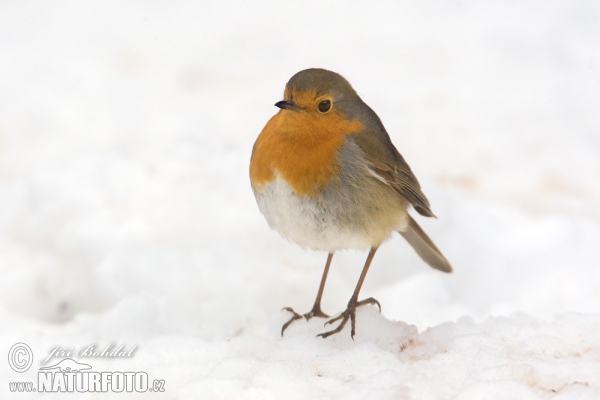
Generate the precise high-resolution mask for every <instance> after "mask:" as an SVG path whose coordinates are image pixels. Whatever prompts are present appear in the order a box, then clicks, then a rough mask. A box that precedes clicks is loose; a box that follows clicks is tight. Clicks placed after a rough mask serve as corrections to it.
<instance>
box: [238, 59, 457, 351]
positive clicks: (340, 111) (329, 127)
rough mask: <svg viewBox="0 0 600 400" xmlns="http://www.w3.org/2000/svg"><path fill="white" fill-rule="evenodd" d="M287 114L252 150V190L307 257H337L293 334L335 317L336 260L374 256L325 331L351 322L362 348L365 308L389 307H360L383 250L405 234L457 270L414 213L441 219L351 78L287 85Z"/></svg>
mask: <svg viewBox="0 0 600 400" xmlns="http://www.w3.org/2000/svg"><path fill="white" fill-rule="evenodd" d="M283 97H284V99H283V100H282V101H279V102H277V103H275V106H276V107H279V108H280V110H279V112H278V113H277V114H275V115H274V116H273V117H272V118H271V119H270V120H269V122H267V125H266V126H265V127H264V129H263V130H262V132H261V133H260V135H259V136H258V138H257V139H256V143H255V144H254V147H253V149H252V157H251V159H250V181H251V184H252V190H253V192H254V196H255V197H256V201H257V203H258V207H259V209H260V211H261V213H262V214H263V215H264V216H265V218H266V220H267V223H268V224H269V226H270V227H271V228H272V229H274V230H275V231H277V232H278V233H279V234H280V235H281V236H283V237H284V238H286V239H288V240H290V241H292V242H295V243H297V244H299V245H300V246H302V247H304V248H309V249H314V250H325V251H327V252H329V254H328V256H327V262H326V264H325V270H324V271H323V277H322V278H321V284H320V286H319V291H318V293H317V298H316V299H315V303H314V305H313V308H312V310H311V311H309V312H308V313H306V314H304V315H300V314H298V313H297V312H295V311H294V310H293V309H292V308H291V307H286V308H284V310H286V311H289V312H291V313H292V317H291V319H290V320H289V321H288V322H287V323H285V324H284V325H283V327H282V328H281V335H283V333H284V331H285V330H286V328H287V327H288V326H289V325H290V324H291V323H292V322H294V321H295V320H298V319H301V318H302V317H304V318H306V319H307V320H308V319H310V318H313V317H322V318H329V315H327V314H325V313H324V312H323V311H322V310H321V297H322V295H323V289H324V288H325V281H326V279H327V273H328V272H329V267H330V265H331V260H332V258H333V254H334V252H335V251H338V250H345V249H370V251H369V255H368V256H367V260H366V262H365V265H364V267H363V270H362V273H361V275H360V278H359V280H358V283H357V285H356V288H355V290H354V293H353V294H352V297H351V298H350V301H348V305H347V308H346V310H345V311H344V312H342V313H341V314H340V315H338V316H337V317H335V318H332V319H330V320H328V321H327V322H326V323H325V325H328V324H332V323H334V322H336V321H340V323H339V325H338V326H337V328H335V329H333V330H331V331H328V332H324V333H321V334H320V335H318V336H321V337H323V338H327V337H329V336H331V335H333V334H336V333H339V332H341V331H342V329H343V328H344V326H345V325H346V323H347V322H348V320H350V321H351V326H352V329H351V332H350V335H351V337H352V338H353V339H354V335H355V327H356V308H357V307H360V306H364V305H367V304H371V305H377V306H378V307H379V311H380V312H381V305H380V304H379V302H378V301H377V300H375V299H374V298H372V297H370V298H367V299H364V300H360V301H359V300H358V294H359V292H360V288H361V286H362V284H363V281H364V280H365V276H366V275H367V272H368V270H369V266H370V265H371V261H373V257H374V256H375V252H376V251H377V249H378V247H379V246H380V245H381V243H383V242H384V241H385V240H386V239H388V238H389V237H390V236H391V234H392V232H394V231H396V232H399V233H400V234H401V235H402V236H403V237H404V239H406V241H408V243H409V244H410V245H411V246H412V247H413V248H414V249H415V251H416V252H417V254H418V255H419V256H420V257H421V258H422V259H423V261H425V262H426V263H427V264H429V265H430V266H431V267H433V268H435V269H437V270H440V271H443V272H452V267H451V266H450V263H449V262H448V260H446V258H445V257H444V256H443V255H442V253H441V252H440V250H439V249H438V248H437V247H436V246H435V244H433V242H432V241H431V239H429V237H428V236H427V235H426V234H425V232H423V230H422V229H421V227H420V226H419V225H418V224H417V223H416V222H415V220H414V219H413V218H412V217H411V216H410V215H409V214H408V208H409V207H410V206H412V207H413V208H414V209H415V210H416V211H417V212H418V213H419V214H421V215H423V216H426V217H435V215H434V214H433V213H432V212H431V209H430V207H429V201H428V200H427V198H426V197H425V195H424V194H423V192H422V191H421V187H420V185H419V182H418V181H417V178H416V177H415V176H414V174H413V173H412V171H411V169H410V167H409V166H408V164H407V163H406V161H404V158H403V157H402V156H401V155H400V153H399V152H398V150H396V147H394V145H393V144H392V142H391V140H390V137H389V135H388V133H387V132H386V130H385V128H384V126H383V124H382V123H381V120H380V119H379V117H378V116H377V114H375V112H374V111H373V110H372V109H371V108H370V107H369V106H368V105H367V104H365V103H364V102H363V101H362V99H361V98H360V97H359V96H358V94H357V93H356V91H355V90H354V89H353V88H352V86H350V83H349V82H348V81H347V80H346V79H345V78H343V77H342V76H341V75H339V74H337V73H335V72H332V71H328V70H325V69H319V68H311V69H306V70H303V71H300V72H298V73H297V74H295V75H294V76H292V78H291V79H290V80H289V82H288V83H287V84H286V86H285V90H284V94H283Z"/></svg>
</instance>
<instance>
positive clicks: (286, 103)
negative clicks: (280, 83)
mask: <svg viewBox="0 0 600 400" xmlns="http://www.w3.org/2000/svg"><path fill="white" fill-rule="evenodd" d="M275 107H279V108H281V109H283V110H292V111H297V110H299V109H300V107H298V106H297V105H296V103H294V100H292V99H290V100H281V101H278V102H277V103H275Z"/></svg>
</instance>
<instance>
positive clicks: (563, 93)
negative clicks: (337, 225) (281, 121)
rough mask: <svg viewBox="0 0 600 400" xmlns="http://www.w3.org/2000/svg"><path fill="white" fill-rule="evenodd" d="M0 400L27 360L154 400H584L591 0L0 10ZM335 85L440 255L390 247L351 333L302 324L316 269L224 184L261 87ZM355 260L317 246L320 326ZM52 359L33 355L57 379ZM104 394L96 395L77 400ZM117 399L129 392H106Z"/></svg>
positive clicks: (599, 83)
mask: <svg viewBox="0 0 600 400" xmlns="http://www.w3.org/2000/svg"><path fill="white" fill-rule="evenodd" d="M0 11H1V12H0V54H2V62H0V87H1V88H2V90H1V91H0V110H2V112H1V113H0V204H1V206H0V276H1V277H2V279H0V353H2V354H4V356H2V359H4V360H6V354H7V353H8V352H9V349H10V348H11V346H13V344H15V343H18V342H23V343H26V344H28V345H29V346H30V347H31V349H32V351H33V354H34V364H33V368H32V369H30V370H29V371H27V372H25V373H22V374H19V373H17V372H15V371H13V370H12V369H11V368H10V366H9V365H8V364H7V363H6V361H2V362H0V393H2V396H1V397H2V398H19V399H26V398H44V399H46V398H48V399H52V398H64V396H72V397H73V398H96V397H95V396H96V395H95V394H92V393H88V394H86V393H81V394H79V395H77V394H74V393H73V394H69V395H64V394H62V395H61V394H60V393H57V394H52V393H30V394H27V393H18V394H14V393H10V392H9V389H8V382H17V381H28V380H29V381H35V379H36V374H37V370H38V369H39V367H40V366H41V365H40V364H39V362H40V360H42V359H43V358H45V356H46V355H47V354H48V351H49V349H50V348H52V347H55V346H62V347H68V348H75V349H78V348H81V347H84V346H88V345H90V344H96V345H97V346H100V347H105V346H106V345H108V344H109V343H112V342H114V343H116V344H119V345H125V347H128V348H130V347H132V346H136V345H137V349H136V352H135V354H134V356H133V357H131V358H119V359H110V358H94V359H86V358H75V359H76V360H77V361H79V362H83V363H89V364H90V365H92V367H93V370H94V371H145V372H147V373H148V375H149V377H150V378H151V379H164V380H165V389H166V391H165V392H163V393H156V392H154V393H145V394H142V395H138V396H136V395H131V396H132V397H141V396H144V397H150V398H157V399H163V398H164V399H175V398H177V399H194V398H200V399H213V398H223V399H246V398H247V399H251V398H260V399H279V398H289V399H295V398H298V399H306V398H315V399H316V398H342V397H343V398H344V399H367V398H373V399H388V398H389V399H445V398H456V399H485V398H493V399H516V398H518V399H529V398H535V399H537V398H543V399H545V398H551V399H594V398H600V296H598V290H599V289H600V272H599V271H600V268H599V267H600V265H599V263H598V260H599V259H600V258H599V256H600V254H599V253H600V251H599V249H598V248H599V246H598V243H600V206H599V205H600V185H599V184H598V182H600V113H598V109H599V107H600V24H598V20H599V18H600V6H599V5H598V3H597V2H593V1H581V2H567V1H563V2H559V1H557V2H543V3H542V2H533V1H525V2H518V3H507V2H501V3H493V2H460V3H457V2H441V1H440V2H435V1H432V2H429V1H428V2H410V3H409V2H406V3H400V2H392V1H389V2H378V3H376V4H375V3H366V2H365V3H356V4H349V3H347V2H343V3H342V2H337V1H333V2H295V3H289V2H266V1H261V2H253V3H252V4H250V3H246V2H222V3H216V2H215V3H202V2H192V1H190V2H177V3H173V2H165V1H160V2H141V1H137V2H136V1H132V2H126V3H123V2H117V1H88V2H85V3H84V2H52V4H50V3H47V2H36V3H32V2H3V3H2V4H0ZM307 67H323V68H328V69H331V70H334V71H337V72H340V73H341V74H343V75H344V76H345V77H346V78H348V80H349V81H350V82H351V83H352V84H353V86H354V87H355V89H357V91H358V92H359V94H360V95H361V96H362V97H363V99H364V100H365V101H366V102H367V103H368V104H369V105H370V106H371V107H372V108H373V109H374V110H376V111H377V113H378V114H379V116H380V117H381V118H382V120H383V122H384V124H385V125H386V127H387V129H388V131H389V133H390V135H391V137H392V140H393V141H394V143H395V144H396V146H397V147H398V149H399V150H400V152H401V153H402V154H403V155H404V157H405V158H406V160H407V161H408V162H409V163H410V165H411V167H412V168H413V171H414V172H415V173H416V175H417V177H418V178H419V180H420V182H421V184H422V186H423V188H424V192H425V193H426V195H427V196H428V197H429V200H430V201H431V204H432V209H433V211H434V212H435V214H436V215H437V216H438V218H439V219H437V220H430V219H425V218H419V219H418V222H419V224H421V225H422V226H423V228H424V229H425V230H426V231H427V232H428V233H429V235H430V236H431V237H432V238H433V240H434V241H435V242H436V244H437V245H438V247H440V249H442V250H443V252H444V254H445V255H446V256H447V258H448V259H449V260H450V261H451V263H452V265H453V267H454V270H455V272H454V273H453V274H451V275H446V274H442V273H439V272H437V271H434V270H431V269H429V268H428V267H427V266H426V265H425V264H424V263H423V262H422V261H421V260H420V259H419V258H418V257H417V256H416V255H415V254H414V252H413V251H412V250H411V249H410V247H409V246H408V245H407V244H406V243H405V242H403V240H402V239H401V238H400V237H399V236H398V235H396V236H395V237H394V238H393V239H392V240H390V241H389V242H387V243H386V244H385V245H384V246H382V248H381V249H380V250H379V251H378V253H377V255H376V257H375V260H374V262H373V265H372V267H371V270H370V271H369V275H368V276H367V279H366V281H365V284H364V286H363V289H362V292H361V297H365V298H366V297H370V296H373V297H375V298H376V299H378V300H379V301H380V302H381V305H382V313H381V314H379V312H378V311H377V309H376V308H373V307H364V308H362V309H360V310H359V311H358V313H357V334H356V337H355V340H354V341H353V340H352V339H351V338H350V333H349V327H346V329H345V330H344V331H343V332H342V333H340V334H338V335H334V336H332V337H330V338H328V339H326V340H323V339H321V338H317V337H315V335H316V334H318V333H320V332H323V331H324V329H326V328H325V327H323V322H324V321H323V320H321V319H318V318H315V319H312V320H310V321H309V322H306V321H297V322H295V323H294V324H293V325H292V326H291V327H290V328H288V330H287V331H286V334H285V337H283V338H282V337H281V336H280V328H281V325H282V324H283V323H284V322H285V321H286V320H287V319H288V318H289V314H288V313H285V312H281V311H280V310H281V308H282V307H285V306H292V307H294V309H296V310H297V311H299V312H302V313H304V312H307V311H308V310H309V309H310V307H311V305H312V302H313V301H314V296H315V294H316V291H317V288H318V283H319V279H320V277H321V273H322V268H323V266H324V264H325V260H326V254H325V253H319V252H311V251H305V250H302V249H301V248H299V247H297V246H295V245H294V244H292V243H288V242H286V241H285V240H283V239H281V238H280V237H278V236H277V235H276V234H275V233H274V232H272V231H270V230H269V228H268V227H267V224H266V222H265V221H264V219H263V217H262V216H261V215H260V213H259V211H258V208H257V206H256V204H255V201H254V198H253V195H252V191H251V189H250V185H249V182H248V170H247V168H248V162H249V157H250V151H251V148H252V144H253V142H254V140H255V138H256V136H257V135H258V133H259V132H260V130H261V129H262V127H263V126H264V124H265V123H266V122H267V120H268V119H269V118H270V116H271V115H273V114H274V113H275V112H276V109H275V107H273V104H274V103H275V102H276V101H278V100H280V99H281V94H282V92H283V87H284V85H285V82H286V81H287V80H288V79H289V78H290V77H291V76H292V75H293V74H294V73H295V72H297V71H299V70H301V69H303V68H307ZM365 258H366V252H365V253H361V252H341V253H336V255H335V256H334V258H333V263H332V267H331V271H330V276H329V279H328V282H327V286H326V288H325V295H324V299H323V309H324V311H325V312H327V313H330V314H332V315H333V314H336V313H339V312H341V311H343V309H344V307H345V305H346V302H347V301H348V299H349V297H350V295H351V293H352V290H353V289H354V285H355V283H356V281H357V279H358V276H359V274H360V269H361V268H362V264H363V262H364V259H365ZM55 361H58V359H55ZM118 396H122V397H123V396H127V395H125V394H123V393H115V394H111V393H104V394H102V396H101V397H102V398H104V397H108V398H112V397H118ZM128 397H129V396H128Z"/></svg>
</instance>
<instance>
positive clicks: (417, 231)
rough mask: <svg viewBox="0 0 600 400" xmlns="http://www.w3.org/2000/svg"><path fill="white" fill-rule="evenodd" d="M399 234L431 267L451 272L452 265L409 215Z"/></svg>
mask: <svg viewBox="0 0 600 400" xmlns="http://www.w3.org/2000/svg"><path fill="white" fill-rule="evenodd" d="M400 234H401V235H402V237H404V239H406V241H407V242H408V243H409V244H410V245H411V246H412V247H413V249H415V251H416V252H417V254H418V255H419V257H421V258H422V259H423V261H425V262H426V263H427V264H429V266H430V267H431V268H435V269H437V270H440V271H443V272H452V266H451V265H450V263H449V262H448V260H446V257H444V255H443V254H442V252H441V251H440V250H439V249H438V248H437V247H436V245H435V244H433V242H432V241H431V239H429V236H427V235H426V234H425V232H423V229H421V227H420V226H419V225H418V224H417V222H416V221H415V220H414V219H412V217H411V216H410V215H409V216H408V227H407V228H406V230H405V231H404V232H400Z"/></svg>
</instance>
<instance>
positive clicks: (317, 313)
mask: <svg viewBox="0 0 600 400" xmlns="http://www.w3.org/2000/svg"><path fill="white" fill-rule="evenodd" d="M281 311H288V312H291V313H292V314H293V315H292V318H290V320H289V321H288V322H286V323H285V324H283V326H282V327H281V336H283V332H285V330H286V329H287V328H288V326H290V325H291V324H292V322H294V321H296V320H299V319H302V318H303V317H304V318H305V319H306V320H307V321H308V320H310V319H311V318H313V317H319V318H329V315H327V314H325V313H324V312H323V311H321V307H320V306H318V305H315V306H314V307H313V309H312V310H310V311H309V312H307V313H306V314H304V315H300V314H298V313H297V312H296V311H294V309H293V308H292V307H283V308H282V309H281Z"/></svg>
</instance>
